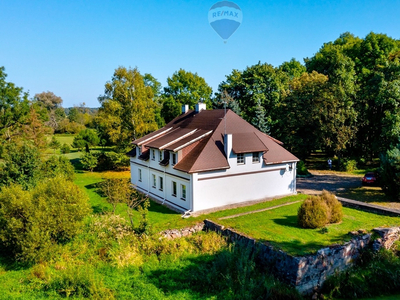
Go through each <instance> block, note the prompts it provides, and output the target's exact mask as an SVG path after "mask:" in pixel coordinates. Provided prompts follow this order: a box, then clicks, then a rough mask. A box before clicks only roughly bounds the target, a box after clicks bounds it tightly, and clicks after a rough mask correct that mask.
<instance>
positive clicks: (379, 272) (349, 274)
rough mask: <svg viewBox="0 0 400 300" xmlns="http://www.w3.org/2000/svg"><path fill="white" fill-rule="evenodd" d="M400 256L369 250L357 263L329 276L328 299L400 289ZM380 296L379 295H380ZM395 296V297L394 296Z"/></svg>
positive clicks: (367, 296)
mask: <svg viewBox="0 0 400 300" xmlns="http://www.w3.org/2000/svg"><path fill="white" fill-rule="evenodd" d="M399 269H400V258H399V257H398V256H397V255H396V254H395V253H394V252H392V251H388V250H384V249H382V250H380V251H379V252H378V253H374V252H371V251H365V252H363V253H362V255H361V257H360V259H358V260H357V264H356V265H355V266H354V267H352V268H350V269H348V270H346V271H344V272H338V273H336V274H335V275H333V276H331V277H330V278H328V280H327V281H326V282H325V283H324V285H323V287H322V292H323V293H324V295H326V296H328V297H327V299H333V298H334V299H339V298H340V299H354V298H370V297H374V298H375V297H382V296H383V295H390V294H396V293H398V292H399V290H400V272H399ZM376 299H378V298H376ZM393 299H394V298H393Z"/></svg>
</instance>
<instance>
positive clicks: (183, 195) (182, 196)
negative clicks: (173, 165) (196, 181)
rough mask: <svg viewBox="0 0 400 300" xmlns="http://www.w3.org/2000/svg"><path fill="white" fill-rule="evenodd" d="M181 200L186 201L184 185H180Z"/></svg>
mask: <svg viewBox="0 0 400 300" xmlns="http://www.w3.org/2000/svg"><path fill="white" fill-rule="evenodd" d="M181 199H182V200H186V185H183V184H181Z"/></svg>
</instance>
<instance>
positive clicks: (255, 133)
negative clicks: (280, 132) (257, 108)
mask: <svg viewBox="0 0 400 300" xmlns="http://www.w3.org/2000/svg"><path fill="white" fill-rule="evenodd" d="M260 132H261V131H260ZM253 133H254V135H255V136H256V137H257V138H258V139H259V141H260V142H261V143H262V144H263V145H264V146H265V148H267V151H269V148H268V147H267V145H265V143H264V142H263V141H262V140H261V139H260V137H259V136H258V134H257V132H254V131H253ZM261 133H263V132H261ZM267 151H266V152H267Z"/></svg>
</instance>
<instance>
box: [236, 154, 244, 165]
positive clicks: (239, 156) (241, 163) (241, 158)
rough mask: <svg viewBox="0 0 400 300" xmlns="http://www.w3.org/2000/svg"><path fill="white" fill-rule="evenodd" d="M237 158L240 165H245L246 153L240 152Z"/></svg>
mask: <svg viewBox="0 0 400 300" xmlns="http://www.w3.org/2000/svg"><path fill="white" fill-rule="evenodd" d="M236 160H237V164H238V165H244V154H243V153H238V154H237V158H236Z"/></svg>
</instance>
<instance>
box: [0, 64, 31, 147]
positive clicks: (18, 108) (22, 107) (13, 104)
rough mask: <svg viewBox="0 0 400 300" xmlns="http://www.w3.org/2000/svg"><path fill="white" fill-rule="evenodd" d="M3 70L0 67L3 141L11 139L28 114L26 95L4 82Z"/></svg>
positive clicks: (0, 131)
mask: <svg viewBox="0 0 400 300" xmlns="http://www.w3.org/2000/svg"><path fill="white" fill-rule="evenodd" d="M4 70H5V69H4V67H0V137H1V138H0V139H2V140H3V141H4V140H11V139H12V137H13V135H14V133H15V130H16V128H18V127H19V126H21V124H23V123H24V122H25V119H26V117H27V115H28V113H29V101H28V94H27V93H24V92H23V90H22V88H19V87H16V86H15V85H14V83H11V82H6V77H7V74H6V73H5V72H4Z"/></svg>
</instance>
